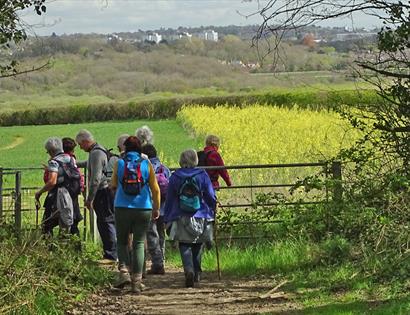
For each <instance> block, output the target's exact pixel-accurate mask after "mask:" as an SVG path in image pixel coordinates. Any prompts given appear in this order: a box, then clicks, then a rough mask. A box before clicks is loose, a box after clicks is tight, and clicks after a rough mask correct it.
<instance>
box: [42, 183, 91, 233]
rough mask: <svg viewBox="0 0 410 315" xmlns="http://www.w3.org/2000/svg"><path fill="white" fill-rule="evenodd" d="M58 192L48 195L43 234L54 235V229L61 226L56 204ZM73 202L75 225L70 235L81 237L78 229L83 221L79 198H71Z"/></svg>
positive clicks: (45, 204)
mask: <svg viewBox="0 0 410 315" xmlns="http://www.w3.org/2000/svg"><path fill="white" fill-rule="evenodd" d="M55 198H56V192H55V191H53V192H49V193H48V194H47V197H46V200H45V201H44V207H45V211H44V215H43V220H42V232H43V234H48V235H53V229H54V228H55V227H56V226H58V225H59V218H60V217H59V214H58V213H56V210H55V203H56V200H55ZM71 198H72V200H73V225H72V226H71V227H70V233H71V234H73V235H77V236H79V235H80V230H79V229H78V223H79V222H80V221H81V220H82V219H83V216H82V215H81V210H80V204H79V203H78V196H75V197H73V196H71Z"/></svg>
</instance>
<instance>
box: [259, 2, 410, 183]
mask: <svg viewBox="0 0 410 315" xmlns="http://www.w3.org/2000/svg"><path fill="white" fill-rule="evenodd" d="M256 13H258V14H260V15H261V16H262V18H263V23H262V24H261V25H260V27H259V29H258V32H257V35H256V36H255V38H254V43H256V45H258V43H259V41H260V40H261V39H265V38H266V37H267V36H271V35H272V34H273V35H274V36H273V37H274V45H273V47H271V48H270V49H271V50H272V51H273V52H274V62H276V61H277V60H278V58H279V57H280V56H279V51H280V50H279V49H278V47H279V45H280V42H281V39H282V38H283V35H284V34H285V33H286V32H288V31H294V30H298V29H301V28H303V27H307V26H309V25H313V24H315V23H319V22H323V21H326V20H332V19H337V18H342V17H351V18H353V16H354V15H355V14H367V15H371V16H373V17H375V18H377V19H378V20H379V21H380V22H381V25H382V27H381V29H380V31H379V32H378V35H377V50H375V51H374V52H365V53H364V54H362V55H361V57H358V58H357V60H356V65H357V68H356V71H357V75H358V76H360V77H361V78H362V79H364V80H365V81H367V82H370V83H371V84H373V85H374V86H375V87H376V88H377V91H378V94H379V96H380V97H381V99H382V101H378V102H375V103H374V104H372V105H370V106H369V105H366V106H360V105H358V106H357V109H358V110H355V111H353V112H352V111H350V110H349V111H343V114H344V115H345V116H346V117H347V118H348V119H349V120H350V121H351V123H352V124H353V126H355V127H358V128H361V129H362V130H363V131H364V132H365V134H364V137H363V140H362V141H361V142H360V144H361V149H362V150H365V149H364V148H366V147H367V148H369V146H368V143H369V142H370V143H371V145H372V146H373V147H375V148H376V149H377V150H378V151H379V152H381V154H382V155H383V156H384V157H386V158H388V159H390V160H391V158H393V160H394V163H392V165H394V167H395V168H396V170H397V171H398V172H402V173H403V171H404V173H405V175H406V176H407V178H410V141H409V135H410V72H409V69H410V3H409V2H408V1H406V2H402V1H393V0H335V1H326V0H283V1H279V0H271V1H268V3H267V4H266V5H265V6H264V7H262V8H261V9H260V10H259V11H258V12H256ZM369 121H370V122H371V124H369ZM356 149H360V148H356ZM397 162H399V163H397Z"/></svg>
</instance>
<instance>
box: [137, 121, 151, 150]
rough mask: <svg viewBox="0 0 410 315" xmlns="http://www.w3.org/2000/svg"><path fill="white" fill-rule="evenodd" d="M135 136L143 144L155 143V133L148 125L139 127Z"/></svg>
mask: <svg viewBox="0 0 410 315" xmlns="http://www.w3.org/2000/svg"><path fill="white" fill-rule="evenodd" d="M135 136H136V137H137V138H138V140H139V141H140V142H141V145H142V146H144V145H146V144H154V133H153V132H152V130H151V129H150V128H149V127H148V126H147V125H144V126H142V127H140V128H138V129H137V130H136V131H135Z"/></svg>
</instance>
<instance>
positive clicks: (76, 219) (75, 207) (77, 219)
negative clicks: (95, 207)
mask: <svg viewBox="0 0 410 315" xmlns="http://www.w3.org/2000/svg"><path fill="white" fill-rule="evenodd" d="M71 198H72V199H73V210H74V211H73V225H72V226H71V228H70V233H71V234H72V235H77V236H80V230H79V229H78V223H80V222H81V221H82V220H83V216H82V215H81V209H80V204H79V202H78V196H75V197H71Z"/></svg>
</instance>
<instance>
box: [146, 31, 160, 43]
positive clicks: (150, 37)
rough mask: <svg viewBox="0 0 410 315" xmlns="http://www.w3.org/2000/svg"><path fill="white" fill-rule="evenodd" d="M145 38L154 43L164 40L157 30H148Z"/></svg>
mask: <svg viewBox="0 0 410 315" xmlns="http://www.w3.org/2000/svg"><path fill="white" fill-rule="evenodd" d="M143 40H144V41H147V42H152V43H155V44H159V42H160V41H162V35H160V34H158V33H156V32H147V33H146V34H145V35H144V38H143Z"/></svg>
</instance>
